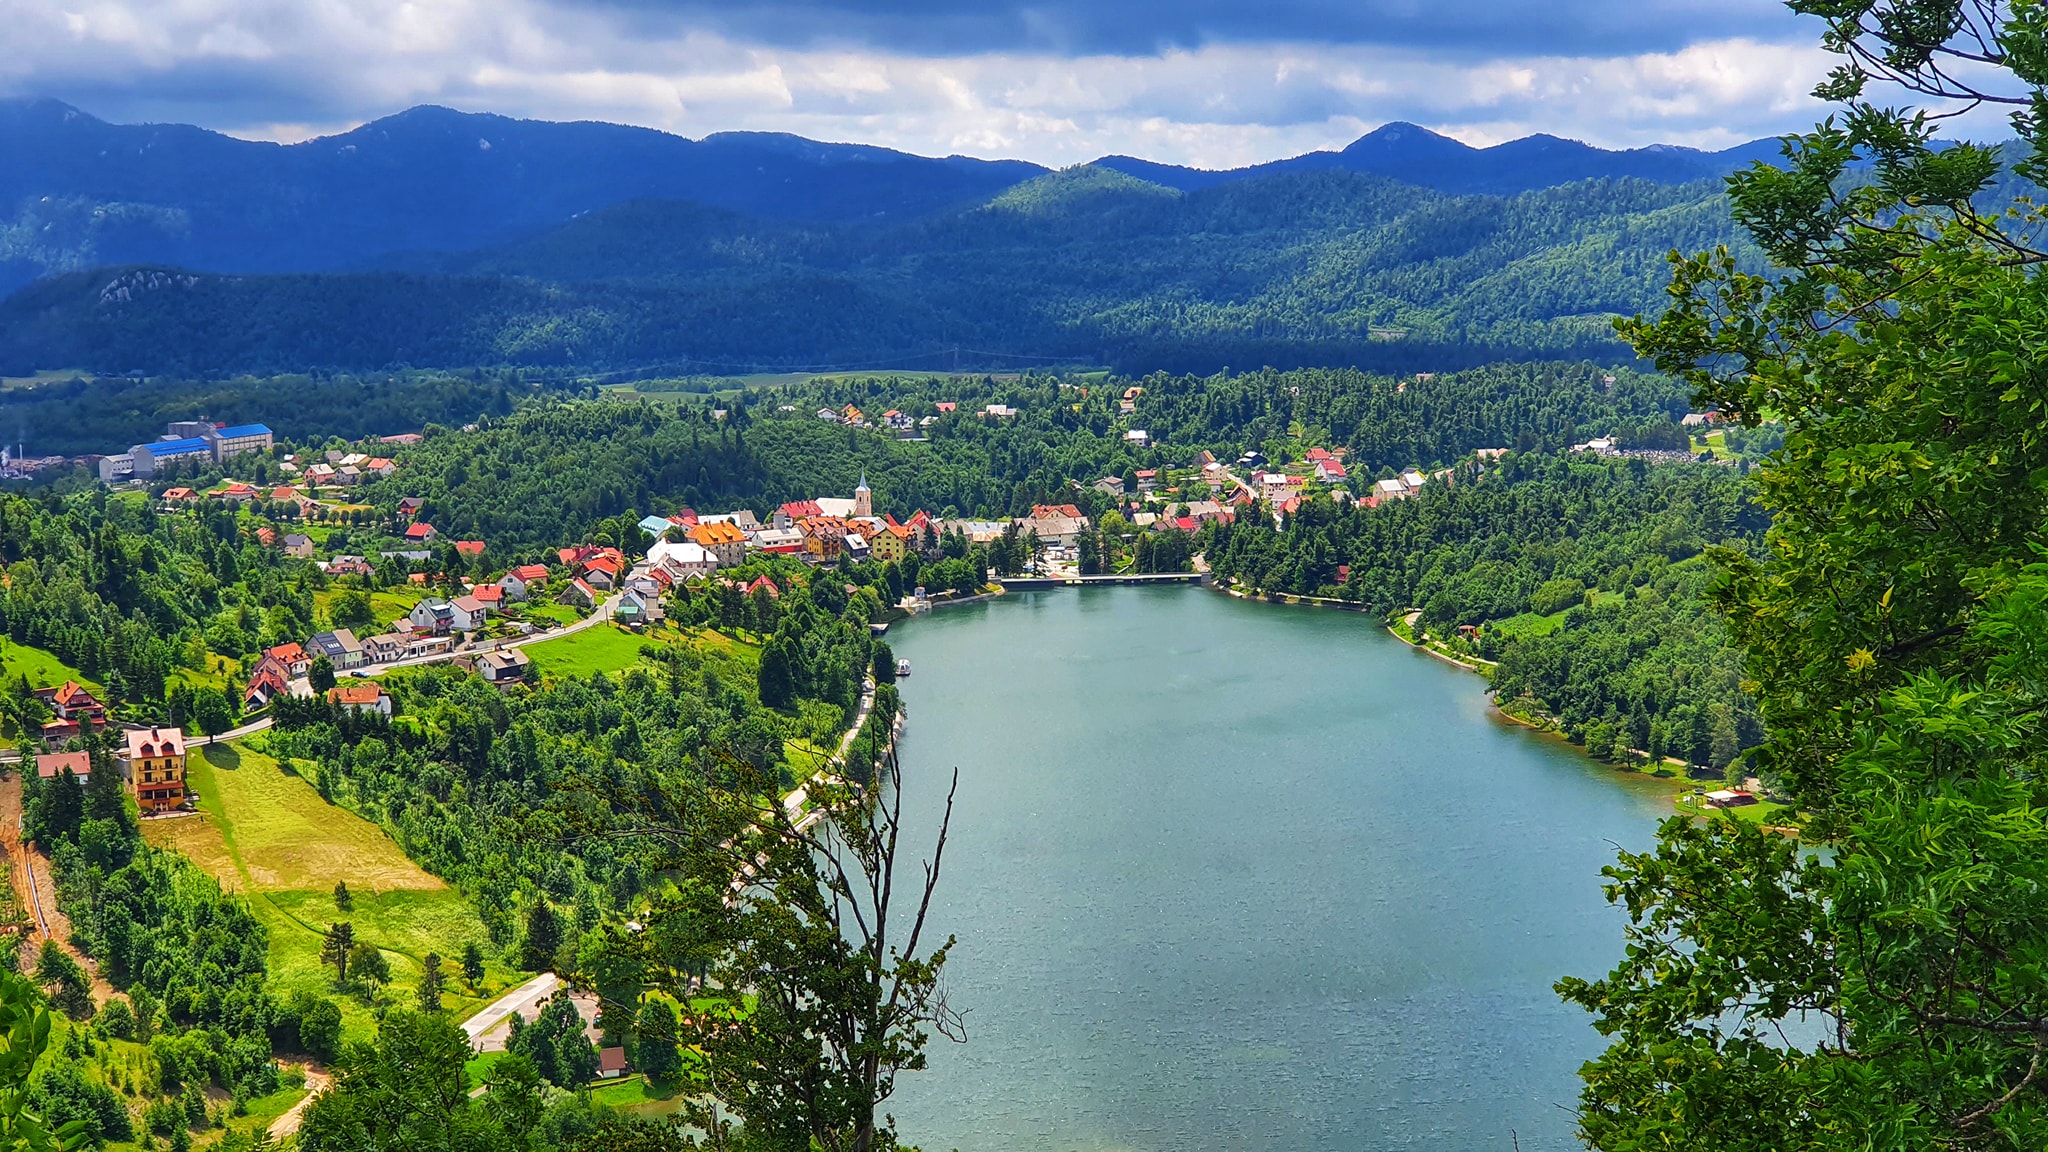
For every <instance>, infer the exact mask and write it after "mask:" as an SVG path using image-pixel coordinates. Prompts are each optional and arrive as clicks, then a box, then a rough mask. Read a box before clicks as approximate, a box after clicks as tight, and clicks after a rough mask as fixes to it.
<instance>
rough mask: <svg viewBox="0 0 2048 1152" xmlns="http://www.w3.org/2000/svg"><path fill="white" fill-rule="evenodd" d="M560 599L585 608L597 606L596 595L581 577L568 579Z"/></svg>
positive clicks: (565, 602)
mask: <svg viewBox="0 0 2048 1152" xmlns="http://www.w3.org/2000/svg"><path fill="white" fill-rule="evenodd" d="M560 599H561V601H562V603H564V604H580V605H582V606H583V607H585V608H595V607H597V601H598V595H597V592H596V591H595V590H594V589H592V588H591V586H590V585H588V584H585V583H584V582H583V581H582V579H581V578H578V579H575V580H571V581H569V586H568V587H567V588H564V589H562V595H561V597H560Z"/></svg>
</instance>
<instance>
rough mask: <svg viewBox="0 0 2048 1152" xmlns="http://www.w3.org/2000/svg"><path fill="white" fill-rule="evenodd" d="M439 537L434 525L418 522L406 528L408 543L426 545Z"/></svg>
mask: <svg viewBox="0 0 2048 1152" xmlns="http://www.w3.org/2000/svg"><path fill="white" fill-rule="evenodd" d="M439 535H440V533H439V532H436V531H434V526H433V525H432V524H428V523H425V522H416V523H412V524H408V525H406V526H405V538H406V541H407V542H408V543H413V544H424V543H426V542H427V541H429V540H432V539H433V538H434V537H436V536H439Z"/></svg>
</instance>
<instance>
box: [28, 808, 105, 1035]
mask: <svg viewBox="0 0 2048 1152" xmlns="http://www.w3.org/2000/svg"><path fill="white" fill-rule="evenodd" d="M0 840H4V841H5V843H6V845H7V863H8V865H9V867H8V870H7V874H8V879H9V881H10V882H11V883H12V884H13V885H14V897H15V899H16V900H17V901H19V902H20V905H21V908H22V911H24V912H25V913H27V914H28V916H29V917H30V918H31V919H32V920H34V921H35V924H36V927H35V929H34V930H33V931H31V932H30V933H29V935H28V940H27V941H26V943H25V944H24V946H23V953H24V954H23V956H22V961H23V963H24V964H26V963H29V962H30V960H31V957H32V956H33V955H34V953H35V952H36V951H37V950H39V949H41V948H42V946H43V941H44V940H45V939H51V940H55V941H56V942H57V945H58V947H60V948H62V949H64V951H66V952H68V953H70V955H71V958H72V959H73V960H76V961H78V964H79V966H80V967H82V968H84V969H85V974H86V975H87V976H89V977H91V978H92V1002H93V1004H94V1006H95V1007H97V1006H98V1005H101V1004H105V1003H106V1002H107V1001H108V1000H110V999H112V998H113V996H114V986H113V985H111V984H109V983H107V982H106V981H105V980H103V979H101V978H100V966H99V964H98V963H97V962H95V961H94V960H93V959H92V958H91V957H89V956H87V955H85V954H84V953H82V952H80V951H79V950H78V949H76V948H74V947H72V946H71V921H70V919H69V918H68V917H66V916H65V915H64V913H62V912H59V911H58V910H57V881H56V878H55V875H54V874H53V873H52V872H51V870H50V858H49V857H47V856H45V855H43V854H42V853H41V852H40V851H38V850H36V849H34V848H30V847H29V846H28V845H26V844H23V843H22V842H21V774H20V773H19V772H9V773H7V776H6V779H5V780H0Z"/></svg>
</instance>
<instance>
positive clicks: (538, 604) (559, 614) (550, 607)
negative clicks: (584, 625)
mask: <svg viewBox="0 0 2048 1152" xmlns="http://www.w3.org/2000/svg"><path fill="white" fill-rule="evenodd" d="M518 608H519V614H520V615H521V616H523V617H525V618H526V619H528V620H552V621H554V622H555V623H557V624H561V625H563V626H565V627H566V626H567V625H570V624H574V623H575V622H576V621H578V620H581V619H582V617H581V616H578V615H577V614H576V609H574V608H572V607H570V606H569V605H567V604H549V603H546V602H545V601H540V600H528V601H527V602H526V603H524V604H521V605H519V606H518Z"/></svg>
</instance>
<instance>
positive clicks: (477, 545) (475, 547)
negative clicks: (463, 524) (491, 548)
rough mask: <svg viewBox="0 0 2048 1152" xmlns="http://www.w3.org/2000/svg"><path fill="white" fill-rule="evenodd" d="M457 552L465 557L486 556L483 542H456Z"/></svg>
mask: <svg viewBox="0 0 2048 1152" xmlns="http://www.w3.org/2000/svg"><path fill="white" fill-rule="evenodd" d="M455 551H456V552H458V553H460V554H462V555H464V556H481V555H483V554H484V542H483V541H481V540H457V541H456V542H455Z"/></svg>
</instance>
